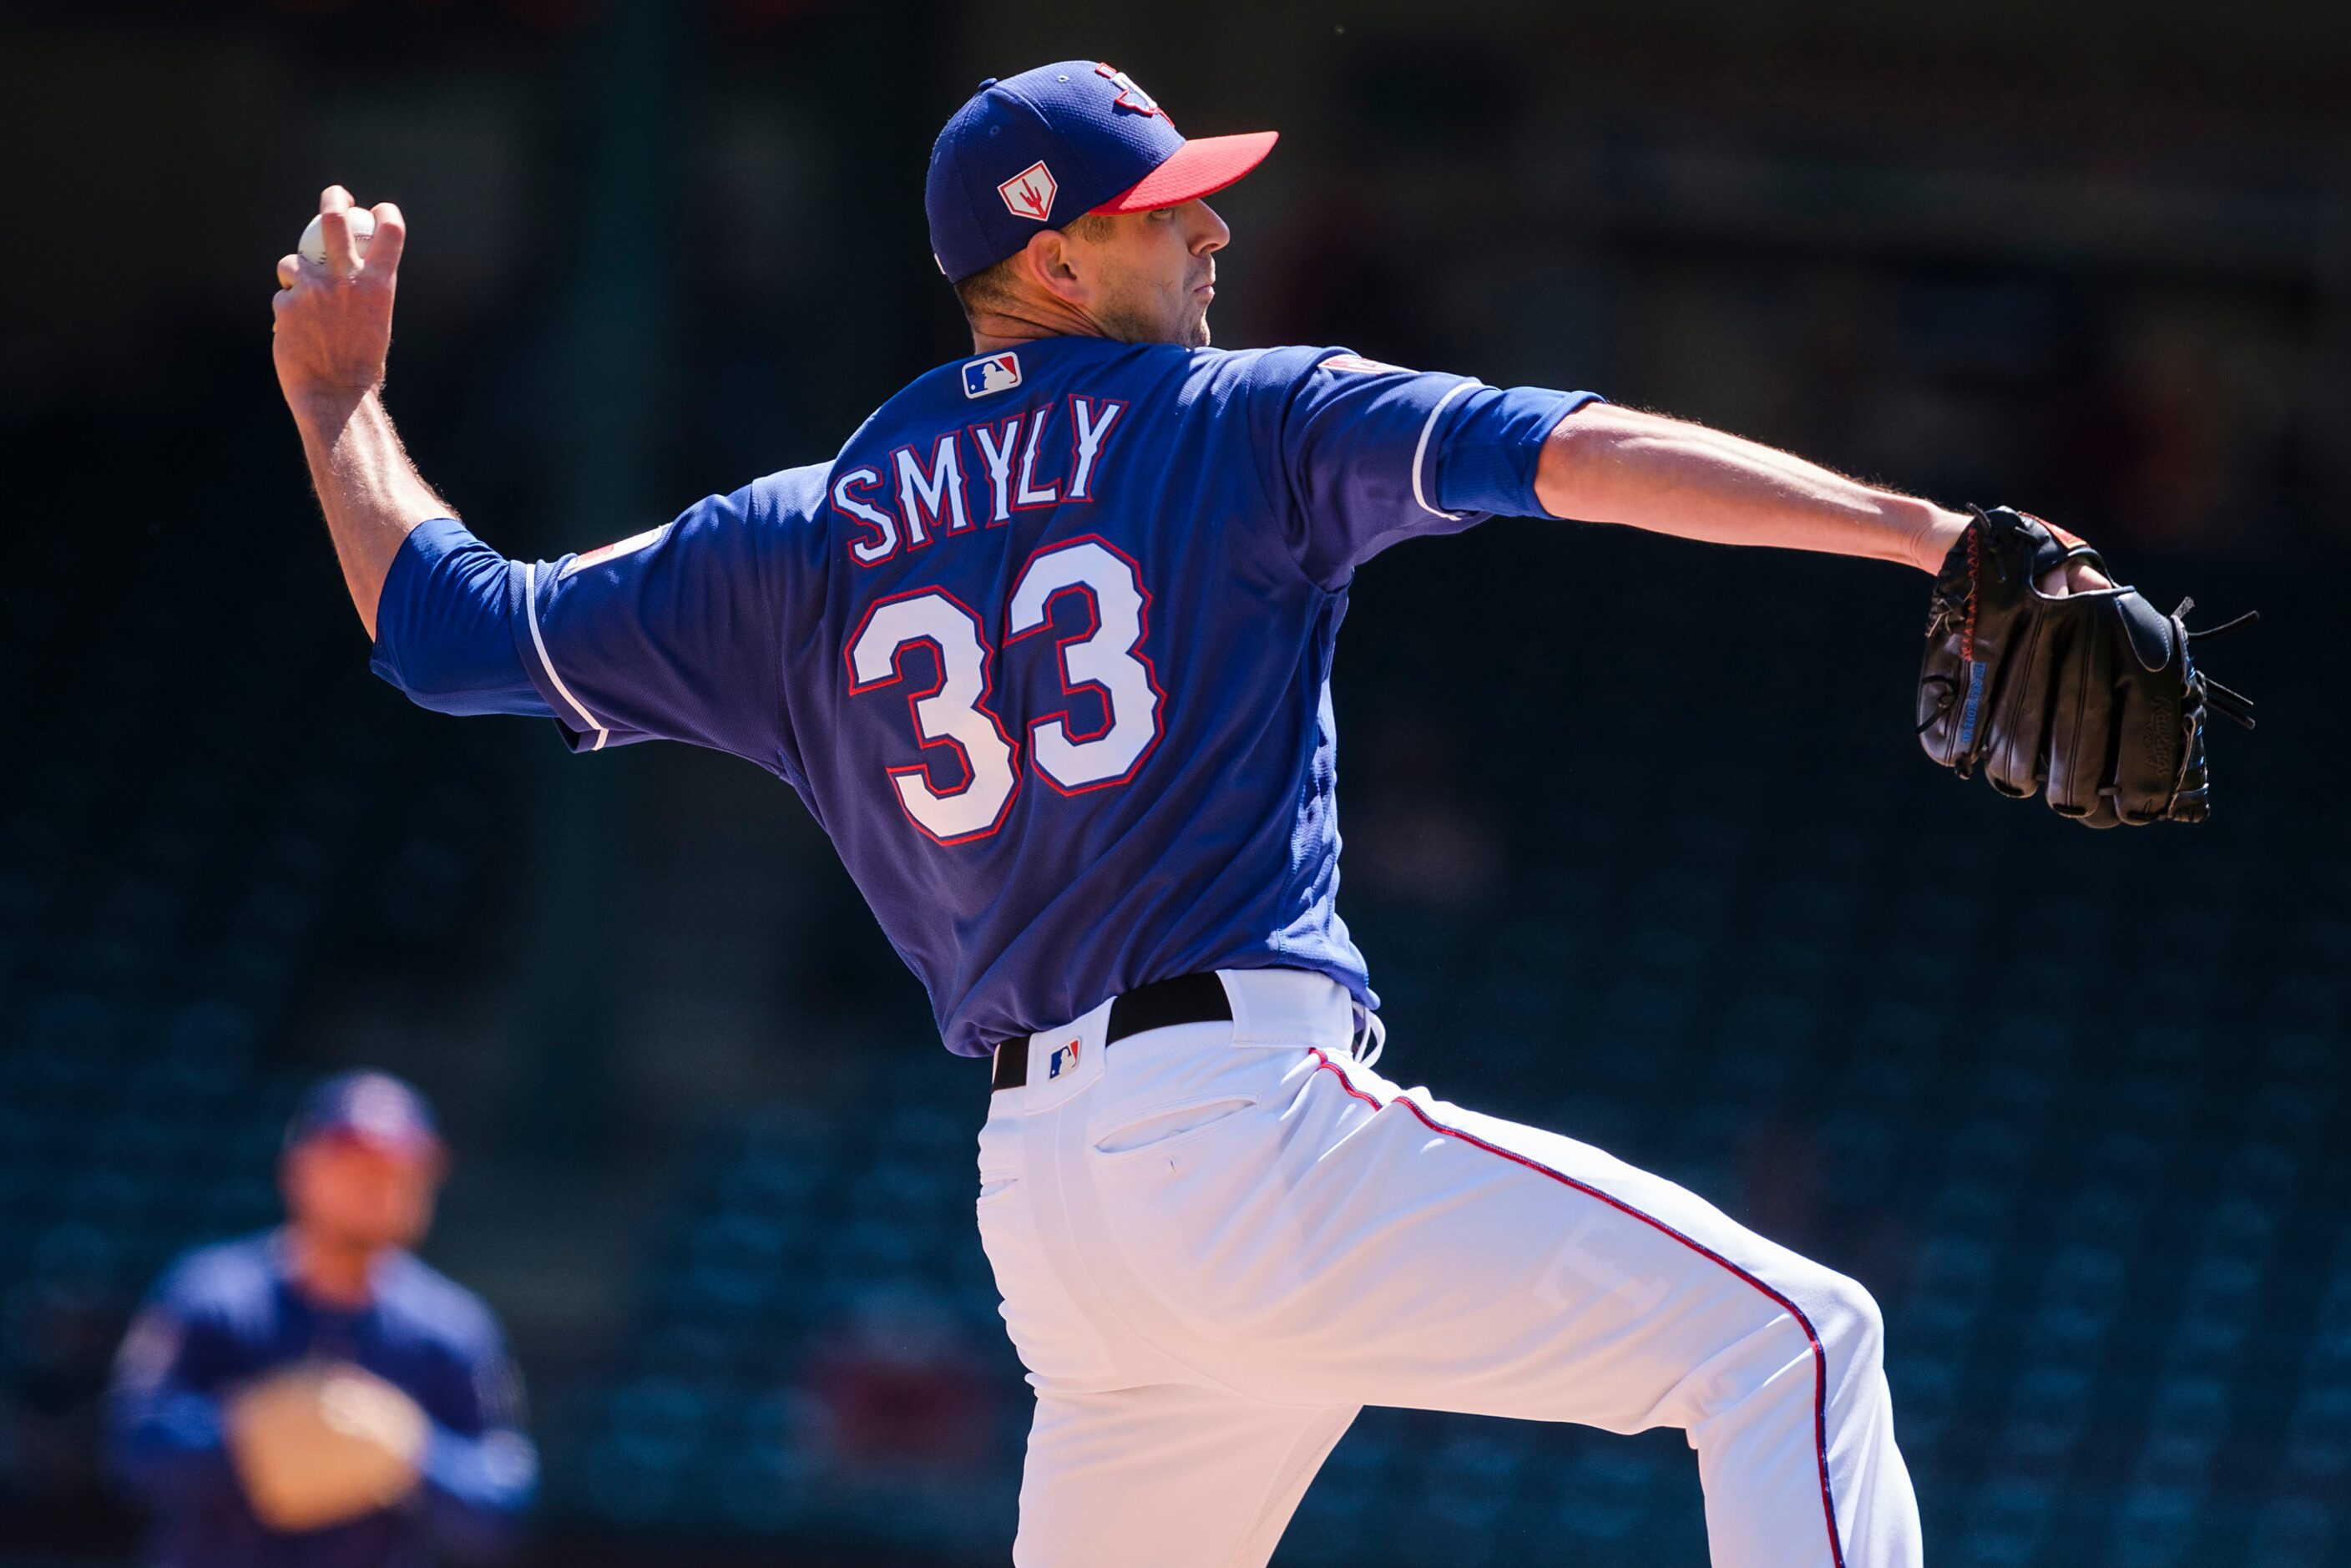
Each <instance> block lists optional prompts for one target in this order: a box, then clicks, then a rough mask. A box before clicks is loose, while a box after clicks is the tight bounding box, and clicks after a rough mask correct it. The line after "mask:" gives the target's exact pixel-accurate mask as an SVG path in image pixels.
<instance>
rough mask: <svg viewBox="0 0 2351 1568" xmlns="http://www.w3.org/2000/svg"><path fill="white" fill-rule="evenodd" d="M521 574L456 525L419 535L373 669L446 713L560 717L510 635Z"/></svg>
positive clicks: (407, 543) (387, 579)
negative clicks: (513, 575) (512, 589)
mask: <svg viewBox="0 0 2351 1568" xmlns="http://www.w3.org/2000/svg"><path fill="white" fill-rule="evenodd" d="M513 565H514V563H513V562H511V561H509V560H507V558H506V557H504V556H502V555H500V554H499V553H498V552H497V551H496V550H494V549H491V548H490V547H489V546H487V545H486V544H484V543H483V542H482V541H481V540H479V539H477V538H475V537H474V536H473V534H472V533H471V532H470V531H469V530H468V529H467V528H466V527H465V524H463V523H461V522H459V521H457V519H456V518H455V517H434V518H432V519H430V520H429V521H426V522H422V523H419V524H417V525H416V526H415V527H414V528H411V529H409V530H408V538H406V539H405V540H403V541H402V544H401V547H400V552H399V553H398V554H397V555H395V556H393V557H392V570H390V571H388V572H387V573H385V575H384V580H383V591H382V592H381V594H380V595H379V596H378V597H377V600H376V607H375V652H374V654H373V656H372V657H371V659H370V660H369V661H368V667H369V668H370V669H371V670H373V671H374V672H375V673H376V674H378V675H381V677H383V679H385V680H387V681H389V682H391V683H392V685H395V686H398V687H399V688H400V689H401V690H402V691H403V692H405V693H407V694H408V697H409V700H410V701H412V702H414V703H415V704H417V705H418V706H421V707H429V708H431V709H433V710H434V712H436V713H448V714H459V715H467V714H490V713H503V714H515V715H518V716H523V717H528V718H553V717H554V716H555V710H554V709H553V708H551V707H549V706H548V705H547V699H546V698H544V697H542V696H540V695H538V687H537V686H535V685H532V684H531V679H530V675H529V674H528V671H526V670H525V669H524V667H523V661H522V654H521V653H520V652H519V651H518V650H517V648H516V647H515V642H514V635H513V633H512V632H511V631H510V630H509V629H508V626H507V577H508V575H509V574H510V572H511V570H512V569H513Z"/></svg>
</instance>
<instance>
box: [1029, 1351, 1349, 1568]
mask: <svg viewBox="0 0 2351 1568" xmlns="http://www.w3.org/2000/svg"><path fill="white" fill-rule="evenodd" d="M1354 1417H1355V1411H1354V1408H1353V1406H1346V1407H1341V1408H1302V1407H1299V1406H1281V1405H1266V1404H1260V1403H1259V1402H1257V1401H1255V1400H1250V1399H1245V1398H1242V1397H1241V1396H1238V1395H1235V1394H1230V1393H1228V1392H1225V1391H1223V1390H1221V1389H1216V1388H1207V1387H1196V1386H1192V1385H1177V1384H1156V1385H1150V1386H1146V1387H1141V1388H1125V1389H1119V1390H1116V1391H1114V1392H1112V1393H1108V1394H1050V1393H1043V1392H1040V1394H1039V1395H1038V1398H1037V1415H1036V1419H1035V1421H1034V1422H1033V1423H1032V1424H1031V1426H1030V1427H1029V1455H1028V1459H1027V1462H1026V1464H1025V1465H1024V1467H1023V1469H1022V1472H1021V1478H1020V1532H1019V1537H1018V1539H1017V1540H1016V1541H1015V1542H1014V1543H1013V1548H1012V1561H1013V1563H1014V1564H1015V1565H1016V1568H1102V1564H1106V1563H1117V1564H1119V1565H1120V1568H1262V1564H1263V1563H1265V1562H1266V1561H1267V1559H1269V1558H1270V1557H1271V1556H1272V1555H1273V1548H1274V1544H1275V1542H1278V1541H1280V1538H1281V1531H1282V1529H1283V1527H1284V1526H1285V1525H1287V1524H1288V1523H1289V1522H1290V1514H1291V1513H1292V1512H1293V1511H1296V1509H1297V1507H1298V1500H1299V1499H1300V1498H1301V1497H1302V1496H1304V1495H1305V1492H1306V1487H1307V1483H1308V1482H1310V1481H1311V1480H1312V1479H1314V1472H1315V1471H1316V1470H1318V1469H1321V1468H1322V1461H1323V1459H1324V1458H1327V1457H1328V1456H1329V1455H1330V1452H1331V1449H1332V1447H1333V1446H1334V1445H1336V1444H1337V1442H1338V1441H1339V1438H1340V1437H1341V1436H1342V1435H1343V1433H1344V1432H1345V1431H1346V1430H1347V1425H1348V1423H1349V1422H1351V1421H1353V1419H1354Z"/></svg>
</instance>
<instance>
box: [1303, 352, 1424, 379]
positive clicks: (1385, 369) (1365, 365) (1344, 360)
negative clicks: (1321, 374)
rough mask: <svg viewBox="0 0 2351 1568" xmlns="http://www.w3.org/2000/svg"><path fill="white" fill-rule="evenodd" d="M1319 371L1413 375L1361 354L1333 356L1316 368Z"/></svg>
mask: <svg viewBox="0 0 2351 1568" xmlns="http://www.w3.org/2000/svg"><path fill="white" fill-rule="evenodd" d="M1314 368H1315V369H1316V370H1318V371H1360V372H1362V373H1364V374H1365V375H1399V376H1408V375H1410V374H1412V372H1411V371H1407V370H1405V368H1404V367H1403V366H1402V365H1391V364H1387V363H1385V362H1384V361H1379V360H1367V359H1365V358H1364V356H1363V355H1361V354H1333V355H1332V356H1331V357H1330V358H1329V359H1327V360H1324V361H1322V363H1320V364H1318V365H1316V366H1315V367H1314Z"/></svg>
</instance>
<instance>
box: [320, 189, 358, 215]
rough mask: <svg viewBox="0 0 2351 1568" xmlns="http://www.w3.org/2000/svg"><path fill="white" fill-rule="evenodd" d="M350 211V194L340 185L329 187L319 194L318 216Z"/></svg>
mask: <svg viewBox="0 0 2351 1568" xmlns="http://www.w3.org/2000/svg"><path fill="white" fill-rule="evenodd" d="M350 210H351V193H350V192H349V191H346V190H344V189H343V188H342V187H341V186H340V185H329V186H328V187H327V188H326V189H325V190H323V191H321V192H319V216H321V217H324V216H325V215H326V214H329V213H347V212H350Z"/></svg>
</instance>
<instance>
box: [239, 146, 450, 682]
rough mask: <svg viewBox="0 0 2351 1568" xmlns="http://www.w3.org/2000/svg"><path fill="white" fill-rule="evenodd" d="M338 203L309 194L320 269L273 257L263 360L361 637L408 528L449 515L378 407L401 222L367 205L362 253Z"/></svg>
mask: <svg viewBox="0 0 2351 1568" xmlns="http://www.w3.org/2000/svg"><path fill="white" fill-rule="evenodd" d="M350 207H351V195H350V192H349V191H346V190H344V189H343V188H342V187H341V186H340V185H329V187H327V189H326V191H325V193H323V194H321V195H320V197H319V217H320V219H321V224H320V226H321V228H322V230H323V231H324V235H325V238H326V247H327V265H326V266H325V267H319V266H317V265H315V264H313V263H311V262H309V261H308V260H306V259H304V258H303V257H300V256H285V257H283V258H282V259H280V260H279V262H278V263H277V281H278V283H279V284H280V285H281V287H280V288H279V289H278V293H277V301H276V310H277V332H276V336H275V338H274V340H273V345H274V346H273V357H274V358H275V360H276V361H277V384H278V388H279V390H280V391H282V392H284V393H285V394H286V406H287V408H288V409H290V410H292V411H293V414H294V423H295V425H296V426H297V427H298V429H299V430H300V431H301V433H302V450H303V454H304V455H306V456H307V457H308V459H309V463H310V484H311V486H312V488H314V489H315V490H317V492H318V494H319V507H320V508H321V509H322V510H324V511H325V513H326V515H327V529H328V531H329V533H330V534H332V535H333V537H334V541H335V555H336V558H337V559H339V560H340V561H341V563H342V568H343V583H344V585H345V586H346V587H347V588H349V589H350V595H351V605H352V607H353V608H354V609H356V610H357V611H358V612H360V622H361V623H362V624H363V625H365V626H366V628H367V632H368V635H369V636H370V637H371V638H372V637H373V636H374V635H375V611H376V601H377V600H378V599H379V598H380V597H381V595H382V592H383V580H384V574H385V573H386V572H387V571H389V570H391V567H392V557H393V556H395V555H397V554H398V553H399V551H400V545H401V541H402V539H404V538H407V537H408V530H409V529H411V528H414V527H415V526H416V525H417V524H419V523H421V522H423V521H424V520H425V519H426V518H428V517H455V515H456V514H455V512H453V511H451V510H450V508H449V504H448V503H447V502H446V501H444V500H443V499H442V498H441V497H439V496H437V495H435V494H434V490H433V487H432V486H430V485H427V484H426V483H425V482H424V480H423V477H422V476H420V475H419V474H418V473H417V472H416V466H415V465H414V464H413V463H411V462H410V461H409V460H408V453H407V452H406V450H405V449H404V448H402V445H401V444H400V434H399V432H397V431H395V430H394V429H393V428H392V415H391V414H389V413H386V412H385V411H384V406H383V398H382V387H383V372H384V359H385V356H386V355H387V354H388V353H389V352H390V350H391V348H392V291H393V288H394V287H395V286H396V285H397V283H398V282H399V275H400V253H401V250H402V247H403V246H404V245H405V244H406V242H407V238H408V225H407V224H406V222H405V221H404V220H403V219H402V217H401V215H400V209H399V208H398V207H396V206H394V205H392V204H391V203H390V202H386V203H384V204H381V205H380V206H378V207H376V208H375V209H373V211H374V215H375V237H374V239H373V241H372V242H371V244H370V246H369V247H368V253H367V256H366V258H365V259H364V260H362V259H361V258H360V256H359V254H358V251H357V248H356V247H355V246H353V244H352V241H351V229H350V219H349V217H348V216H347V214H349V213H350Z"/></svg>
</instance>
